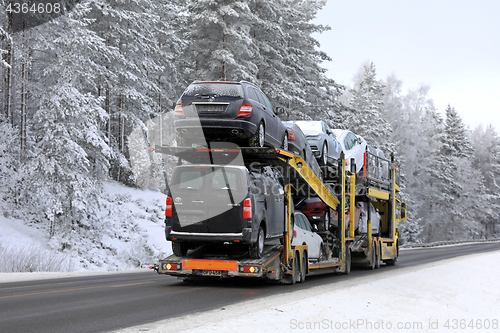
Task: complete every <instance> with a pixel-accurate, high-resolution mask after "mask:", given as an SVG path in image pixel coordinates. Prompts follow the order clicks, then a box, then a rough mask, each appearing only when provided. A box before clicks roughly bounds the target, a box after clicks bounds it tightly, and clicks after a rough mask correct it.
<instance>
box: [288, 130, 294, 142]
mask: <svg viewBox="0 0 500 333" xmlns="http://www.w3.org/2000/svg"><path fill="white" fill-rule="evenodd" d="M288 140H295V133H293V131H292V130H291V129H288Z"/></svg>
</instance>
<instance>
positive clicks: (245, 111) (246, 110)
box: [236, 104, 253, 117]
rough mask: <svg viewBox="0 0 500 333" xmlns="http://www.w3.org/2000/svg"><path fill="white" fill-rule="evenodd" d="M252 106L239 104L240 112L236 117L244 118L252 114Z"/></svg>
mask: <svg viewBox="0 0 500 333" xmlns="http://www.w3.org/2000/svg"><path fill="white" fill-rule="evenodd" d="M252 110H253V106H252V105H251V104H241V107H240V111H238V114H237V115H236V117H246V116H249V115H250V114H251V113H252Z"/></svg>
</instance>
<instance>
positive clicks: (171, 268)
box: [163, 263, 182, 271]
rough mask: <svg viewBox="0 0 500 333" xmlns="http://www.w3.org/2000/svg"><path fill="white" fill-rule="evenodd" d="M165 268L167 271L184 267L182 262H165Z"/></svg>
mask: <svg viewBox="0 0 500 333" xmlns="http://www.w3.org/2000/svg"><path fill="white" fill-rule="evenodd" d="M163 268H164V269H165V270H167V271H179V270H181V269H182V264H173V263H168V264H164V266H163Z"/></svg>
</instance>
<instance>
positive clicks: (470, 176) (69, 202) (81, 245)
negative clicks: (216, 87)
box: [0, 0, 500, 271]
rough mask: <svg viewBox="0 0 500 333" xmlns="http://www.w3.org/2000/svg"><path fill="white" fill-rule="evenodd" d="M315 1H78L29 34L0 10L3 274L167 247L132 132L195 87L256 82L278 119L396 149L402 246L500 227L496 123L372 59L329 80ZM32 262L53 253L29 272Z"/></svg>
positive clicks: (484, 234)
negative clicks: (469, 116) (379, 68)
mask: <svg viewBox="0 0 500 333" xmlns="http://www.w3.org/2000/svg"><path fill="white" fill-rule="evenodd" d="M325 3H326V0H307V1H305V0H272V1H271V0H248V1H233V0H231V1H229V0H155V1H152V0H143V1H140V2H137V1H125V0H81V1H79V2H78V3H77V4H76V5H75V6H74V8H73V10H71V11H69V12H68V13H67V14H65V15H63V16H60V17H58V18H56V19H54V20H52V21H50V22H48V23H45V24H43V25H39V26H36V27H34V28H31V29H29V30H24V31H22V30H21V31H13V30H12V26H11V25H9V18H8V17H7V15H6V13H5V12H3V13H2V14H1V15H2V16H1V17H0V20H1V22H0V52H1V55H2V61H1V63H0V70H1V75H2V87H1V88H2V91H1V94H0V99H1V101H0V107H1V115H0V209H1V214H0V222H2V224H1V225H2V232H1V233H0V258H2V259H1V260H2V261H3V263H2V265H0V270H4V271H13V270H28V271H34V270H44V269H52V270H54V269H57V270H69V269H77V270H78V269H80V270H81V269H124V268H131V267H138V266H141V265H148V264H150V263H152V262H153V261H154V259H158V258H159V257H160V256H162V255H165V253H166V252H167V251H169V250H170V249H168V244H167V242H166V241H165V240H164V235H163V229H162V223H163V209H164V207H163V205H164V195H163V194H162V193H161V191H160V190H159V189H158V188H157V186H155V185H154V183H151V182H147V181H146V182H145V181H139V180H138V179H135V177H134V173H133V172H132V167H131V161H130V151H129V148H130V142H129V135H130V134H131V133H132V131H133V130H134V129H137V128H139V129H141V128H143V129H144V128H145V124H146V123H147V122H148V120H150V119H153V118H155V117H158V116H159V115H161V114H165V113H171V112H172V109H173V105H174V103H175V101H176V100H177V98H178V97H179V96H180V94H181V93H182V91H183V90H184V88H185V87H186V86H187V85H188V84H189V83H190V82H192V81H193V80H237V81H240V80H247V81H250V82H253V83H255V84H257V85H258V86H260V87H261V89H262V90H263V91H264V92H265V93H266V94H267V95H268V96H269V97H270V98H271V99H272V101H273V103H274V104H275V105H277V106H283V107H285V109H286V115H285V116H283V120H288V119H315V120H319V119H322V120H325V121H326V122H327V123H328V124H329V125H330V127H332V128H348V129H350V130H352V131H353V132H355V133H357V134H359V135H361V136H363V137H364V138H365V139H366V140H367V141H368V143H370V144H371V145H372V146H374V147H378V148H381V149H383V150H384V151H385V153H386V155H387V156H388V155H389V154H390V152H394V154H395V157H396V160H397V162H398V167H399V169H400V172H401V177H402V193H403V198H402V199H403V200H404V201H406V202H407V203H408V220H407V221H405V222H404V223H401V225H400V230H401V232H402V237H403V239H404V241H406V242H430V241H436V240H452V239H483V238H491V237H494V236H495V234H496V235H498V234H499V233H500V227H499V225H498V224H499V214H500V197H499V193H500V191H499V185H498V182H499V181H500V137H499V134H498V132H497V130H496V129H495V128H494V127H492V126H488V127H478V128H475V129H471V128H468V127H467V126H466V125H465V124H464V123H463V121H462V120H461V118H460V115H459V114H460V110H455V109H454V108H453V101H450V106H449V107H448V108H447V109H446V110H437V109H436V108H435V106H434V104H433V100H432V91H431V90H430V89H429V87H426V86H420V87H414V88H413V89H411V90H408V91H403V90H402V83H403V82H402V81H401V80H400V79H398V78H397V77H395V76H391V77H387V78H379V77H377V73H376V64H373V63H370V62H367V63H365V64H360V70H359V72H358V73H357V74H356V73H353V76H354V77H355V79H354V80H353V82H350V83H349V82H345V83H342V84H341V83H339V82H336V81H335V80H334V79H331V78H329V77H327V76H326V74H325V70H324V68H323V67H322V64H324V62H326V61H330V60H329V55H327V54H325V53H324V52H322V51H321V45H319V44H318V42H317V40H316V39H315V35H316V34H318V33H321V32H323V31H325V30H327V29H329V27H327V26H321V25H317V24H315V23H314V22H313V20H314V18H315V15H316V13H317V12H318V11H320V10H321V8H322V7H323V6H324V4H325ZM2 5H3V6H4V5H5V1H4V0H2ZM338 33H348V31H346V32H340V31H339V32H338ZM337 52H349V50H345V49H344V50H342V49H339V50H337ZM341 65H342V64H339V66H341ZM354 74H356V75H354ZM484 121H485V123H487V122H488V120H487V119H485V120H484ZM144 158H145V159H148V158H152V157H148V155H147V154H144ZM141 187H142V188H141ZM144 187H145V188H144ZM7 230H17V231H18V232H17V233H16V232H12V233H9V232H6V231H7ZM19 232H21V233H23V234H24V235H26V236H25V237H19V235H20V233H19ZM37 242H38V243H37ZM35 243H36V244H35ZM35 245H36V246H35ZM30 246H31V247H30ZM34 254H38V255H39V257H38V259H33V258H32V256H33V255H34ZM49 254H50V255H49ZM15 256H18V257H15ZM19 256H25V258H23V257H19ZM51 256H54V257H51ZM28 257H29V258H31V259H30V260H27V259H26V258H28ZM42 257H51V258H58V259H57V260H55V259H54V260H51V262H52V264H48V265H45V266H44V265H39V266H32V265H26V263H27V262H34V261H41V259H40V258H42ZM7 258H10V259H12V260H10V261H11V262H12V263H11V264H7ZM25 259H26V260H25ZM54 262H60V263H61V264H60V265H59V266H57V267H56V266H53V263H54ZM70 262H72V264H71V263H70ZM21 263H22V264H21ZM51 265H52V266H51Z"/></svg>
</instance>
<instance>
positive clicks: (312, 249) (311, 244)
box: [300, 215, 320, 258]
mask: <svg viewBox="0 0 500 333" xmlns="http://www.w3.org/2000/svg"><path fill="white" fill-rule="evenodd" d="M300 217H301V218H302V221H303V223H304V226H305V230H306V232H305V237H306V244H307V246H308V248H309V253H310V255H309V256H310V257H312V258H318V257H319V250H320V244H319V243H318V241H317V240H316V238H315V237H314V235H315V234H314V232H313V231H312V228H311V223H309V220H308V219H307V218H306V217H305V216H304V215H301V216H300Z"/></svg>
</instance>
